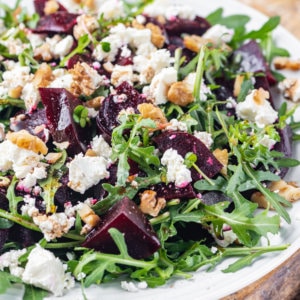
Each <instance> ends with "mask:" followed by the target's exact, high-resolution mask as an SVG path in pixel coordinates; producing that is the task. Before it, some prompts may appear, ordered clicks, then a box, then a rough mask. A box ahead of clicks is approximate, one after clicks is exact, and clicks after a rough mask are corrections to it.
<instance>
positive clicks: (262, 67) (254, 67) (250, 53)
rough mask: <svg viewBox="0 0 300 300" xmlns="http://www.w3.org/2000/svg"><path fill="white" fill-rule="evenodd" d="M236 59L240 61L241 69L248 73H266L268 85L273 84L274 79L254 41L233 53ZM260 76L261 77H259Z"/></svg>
mask: <svg viewBox="0 0 300 300" xmlns="http://www.w3.org/2000/svg"><path fill="white" fill-rule="evenodd" d="M234 56H235V58H236V59H238V60H240V61H241V69H242V71H244V72H250V73H259V72H264V73H266V77H267V80H268V82H269V84H271V85H272V84H275V83H276V79H275V78H274V76H273V75H272V73H271V71H270V68H269V66H268V64H267V62H266V60H265V58H264V55H263V53H262V50H261V48H260V47H259V45H258V44H257V42H255V41H250V42H248V43H246V44H244V45H242V46H241V47H240V48H239V49H237V50H236V51H235V52H234ZM260 76H261V75H260Z"/></svg>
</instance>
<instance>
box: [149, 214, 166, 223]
mask: <svg viewBox="0 0 300 300" xmlns="http://www.w3.org/2000/svg"><path fill="white" fill-rule="evenodd" d="M169 219H170V213H169V212H168V211H166V212H165V213H163V214H161V215H159V216H157V217H155V218H152V219H150V220H149V222H150V223H151V225H156V224H159V223H162V222H165V221H168V220H169Z"/></svg>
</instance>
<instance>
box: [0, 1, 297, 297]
mask: <svg viewBox="0 0 300 300" xmlns="http://www.w3.org/2000/svg"><path fill="white" fill-rule="evenodd" d="M36 2H38V1H36ZM40 2H43V1H40ZM44 2H47V1H44ZM49 2H50V1H49ZM54 2H56V1H54ZM152 2H153V1H137V2H135V4H131V3H129V2H126V1H125V0H124V1H122V7H123V15H122V16H120V17H117V18H112V19H107V18H105V16H104V14H100V15H97V14H96V15H97V22H98V26H96V28H95V29H94V30H93V32H88V33H87V34H84V35H82V36H81V37H80V38H78V40H77V41H76V43H74V45H73V47H71V49H70V51H69V52H68V53H67V54H66V55H64V56H62V57H59V58H55V59H53V60H50V61H43V60H41V58H40V57H37V56H36V55H35V52H34V50H35V49H34V47H33V46H28V47H27V46H26V47H24V48H23V50H21V51H19V52H16V53H15V52H13V51H12V50H11V49H10V48H9V46H8V43H6V41H8V40H9V39H13V40H18V41H20V42H21V43H22V44H24V45H30V43H31V41H30V39H29V37H28V36H27V35H28V34H29V33H30V32H31V30H35V29H36V28H38V27H37V26H39V24H40V23H39V22H40V20H41V19H42V18H43V17H44V16H41V15H40V14H39V13H38V12H36V13H34V14H28V13H27V12H26V10H25V9H22V10H20V9H19V7H20V4H21V1H20V0H19V1H17V2H16V5H15V7H13V8H11V7H9V6H8V5H7V4H4V3H1V4H0V9H1V10H2V15H1V19H0V21H1V20H2V23H0V24H2V25H1V26H2V27H1V26H0V122H1V124H3V126H2V127H0V129H2V131H3V133H2V135H1V134H0V136H2V140H3V141H2V143H4V141H6V139H5V134H7V133H8V132H9V131H18V130H14V129H13V126H12V118H15V117H16V115H18V114H27V115H30V114H31V113H33V112H34V111H35V110H42V109H43V107H44V106H46V105H45V103H44V102H43V103H42V102H39V103H38V104H37V105H36V107H31V108H30V109H28V107H27V106H26V103H25V101H24V99H22V97H21V94H20V95H19V96H18V97H14V96H13V95H9V94H7V95H5V93H3V92H2V90H1V88H2V89H3V86H1V83H3V82H5V72H6V71H8V70H9V67H8V63H7V62H8V61H12V62H13V63H14V64H18V66H25V67H29V68H30V74H35V73H36V72H37V71H38V70H39V69H40V68H41V65H42V64H45V63H46V64H48V66H49V67H50V68H51V69H52V71H54V70H56V69H65V70H67V69H68V63H69V62H70V61H71V60H72V59H75V58H76V57H82V60H81V58H80V59H79V62H82V61H84V59H85V58H86V57H89V58H88V59H87V60H89V59H90V58H91V57H90V56H89V55H90V53H91V51H92V49H95V48H96V47H101V49H102V51H103V53H106V54H107V53H111V51H112V50H113V48H112V47H113V45H112V44H111V43H110V42H107V41H106V40H105V38H106V37H109V34H110V30H111V28H113V27H114V26H117V25H118V24H125V25H128V26H129V24H131V23H132V22H133V20H136V19H137V18H138V17H140V16H141V14H142V13H143V11H144V9H145V8H146V7H147V5H150V4H151V3H152ZM62 4H63V1H62ZM90 14H91V15H93V16H94V14H93V13H92V12H90ZM145 16H147V15H146V14H145ZM149 18H150V21H151V20H152V21H153V22H154V19H155V17H149ZM145 19H146V17H145ZM177 20H179V22H180V21H182V19H181V18H180V17H178V18H177ZM205 20H206V21H207V22H208V23H209V24H210V25H209V26H214V25H222V26H225V27H226V28H227V29H228V30H232V32H233V34H232V37H231V39H230V40H229V41H228V42H226V43H219V44H214V43H212V42H208V43H207V44H205V45H203V46H201V47H200V50H199V52H198V53H194V54H191V52H188V51H187V50H186V48H185V47H184V46H183V45H180V46H178V47H176V49H173V50H174V51H173V53H172V57H173V63H172V67H173V68H174V69H175V70H176V72H177V81H178V82H179V81H183V80H185V78H186V77H187V76H188V75H189V74H191V73H193V74H195V81H194V84H193V89H192V92H191V93H192V95H193V99H194V100H193V101H192V102H191V103H189V104H187V105H184V106H183V105H178V104H176V103H173V102H170V101H167V102H166V103H162V104H155V103H154V104H153V103H152V104H153V107H155V109H156V113H158V114H159V118H156V117H154V118H152V117H151V116H150V115H144V114H143V113H141V110H140V111H138V110H134V111H133V112H132V111H131V112H128V111H126V110H125V111H122V112H121V113H119V114H118V119H117V122H118V125H117V126H115V127H114V128H113V129H112V132H111V140H110V141H109V146H110V149H111V155H110V156H109V161H110V164H111V165H114V166H115V167H116V172H115V173H116V174H115V177H116V178H115V181H109V180H105V178H102V179H101V181H100V185H99V186H100V188H101V190H102V191H103V193H102V195H103V196H102V197H101V199H100V198H99V199H96V200H97V201H94V202H93V203H92V204H91V205H90V208H91V209H92V211H93V213H94V214H96V215H98V216H100V219H101V218H102V216H103V215H105V214H106V213H107V211H109V210H110V209H111V208H112V207H113V206H114V205H115V204H116V203H118V202H119V201H121V200H122V199H123V198H124V197H125V196H126V197H128V198H129V199H131V200H132V201H134V202H135V203H136V204H137V205H139V202H140V198H139V197H140V194H141V193H143V191H145V190H149V189H150V190H155V187H156V186H157V185H160V184H168V183H169V182H168V179H167V178H168V176H169V174H168V171H169V170H168V167H167V165H166V164H162V160H161V156H162V154H163V153H160V151H159V150H158V148H159V147H158V146H157V145H156V144H155V142H154V140H155V137H156V136H158V135H159V134H161V133H162V132H164V131H165V130H166V126H167V125H168V124H169V123H170V121H171V120H174V119H175V120H177V121H178V122H180V124H184V126H185V127H186V130H185V132H186V133H187V134H189V135H193V134H194V133H195V132H205V133H206V134H208V135H209V136H210V137H211V139H212V145H211V149H209V150H210V151H211V152H212V153H215V152H214V151H215V150H226V151H225V152H226V156H227V161H226V162H224V163H223V162H222V164H223V168H222V170H221V171H220V172H218V174H217V175H215V176H212V177H210V176H207V175H206V174H205V173H204V172H203V171H202V170H201V168H199V165H198V162H199V160H200V159H201V158H200V157H197V153H194V152H188V153H186V154H185V156H184V157H182V158H183V163H182V165H183V166H184V168H185V169H186V170H188V172H190V173H191V172H194V171H196V172H197V174H198V180H190V182H188V183H190V184H192V190H193V191H194V195H195V197H192V198H191V197H190V198H188V199H186V198H184V197H183V198H180V196H179V197H174V198H173V199H170V200H167V201H165V205H164V206H163V207H162V208H161V210H160V211H159V213H158V214H157V215H153V216H151V215H147V222H149V224H150V225H151V227H152V228H153V230H154V231H155V234H156V235H157V237H158V239H159V242H160V247H159V249H158V250H157V251H155V252H154V254H153V255H151V256H150V257H147V258H143V259H139V258H134V257H132V256H131V255H130V254H129V253H130V249H129V245H127V244H126V239H125V237H124V234H122V232H120V230H118V229H116V228H110V229H109V234H110V236H111V238H112V239H113V241H114V243H115V244H116V245H117V248H118V250H119V253H118V254H114V253H104V252H100V251H97V250H95V249H90V248H87V247H83V246H82V243H83V242H84V241H85V240H86V237H87V236H88V234H89V233H85V234H82V232H83V231H84V230H83V229H84V222H83V220H82V218H81V216H80V214H79V212H78V211H77V212H76V211H74V216H73V217H74V224H73V226H72V227H71V228H70V229H69V230H68V231H67V232H65V233H64V234H62V236H60V237H57V238H54V239H50V240H49V239H47V238H46V237H43V235H41V234H40V233H43V230H42V229H41V227H39V224H38V223H36V222H34V218H33V217H32V216H29V215H28V214H26V213H25V214H23V213H22V212H21V207H22V205H24V199H25V198H26V197H27V196H28V195H30V197H34V192H33V191H34V188H33V187H32V189H30V190H29V191H28V190H26V189H23V190H20V188H18V187H19V186H20V182H21V179H23V178H21V179H20V177H18V175H17V174H16V171H15V170H14V169H13V167H9V168H5V167H4V166H3V165H2V164H3V162H2V161H1V158H0V184H1V185H0V194H1V195H0V196H1V198H0V200H1V201H0V251H1V252H0V254H3V255H4V254H5V253H9V252H10V251H12V250H19V249H22V248H23V247H24V245H23V244H22V242H20V241H18V240H17V239H16V238H12V237H11V236H10V235H9V234H8V233H7V232H8V231H9V230H10V229H12V228H13V227H14V226H16V224H18V225H20V226H21V227H22V228H25V229H26V230H28V231H29V232H31V233H32V232H35V233H37V234H38V237H39V238H38V240H35V243H33V244H32V243H31V244H28V245H26V246H25V248H26V251H25V252H24V253H23V254H22V255H21V256H20V257H19V258H18V266H19V267H21V268H25V267H26V264H27V261H28V257H29V255H30V253H31V251H32V250H33V249H35V247H36V245H35V244H36V243H38V244H39V245H40V246H41V247H42V248H44V249H47V250H49V251H51V252H52V253H54V254H55V256H56V257H58V258H60V260H61V261H62V262H64V263H65V264H67V271H68V272H70V273H71V274H72V276H73V277H74V278H75V279H76V280H78V281H79V282H81V284H82V286H83V287H89V286H90V285H92V284H99V283H102V282H109V281H112V280H115V279H117V278H131V279H132V280H136V281H145V282H146V283H147V285H148V286H149V287H157V286H161V285H164V284H165V283H166V282H167V281H168V280H169V279H170V278H177V277H181V278H182V277H183V278H190V277H191V276H193V275H192V273H191V272H195V271H197V270H198V269H199V268H201V267H203V266H205V267H206V269H208V270H211V269H213V267H214V266H215V265H216V264H218V263H219V262H221V261H223V260H224V259H225V258H227V257H237V259H236V261H235V262H234V263H232V264H230V265H229V266H228V267H227V268H226V269H225V270H223V272H236V271H238V270H240V269H241V268H243V267H245V266H248V265H251V264H252V262H253V261H254V260H255V259H256V258H257V257H260V256H261V255H263V254H265V253H268V252H272V251H281V250H284V249H286V248H287V247H288V245H268V246H261V244H260V241H261V239H262V238H263V237H264V238H266V239H268V238H269V236H270V234H277V233H279V231H280V222H281V219H283V220H284V221H285V222H287V223H290V222H291V219H290V216H289V213H288V208H289V207H291V205H292V204H291V202H290V201H288V199H285V198H284V197H283V196H282V195H280V193H278V192H276V191H271V190H270V189H269V188H268V183H270V182H277V181H280V180H281V177H282V172H283V171H282V170H283V169H286V168H291V167H297V166H299V164H300V162H299V161H298V160H297V159H294V158H292V157H288V156H286V153H284V150H282V149H283V148H276V147H274V145H272V146H271V147H268V146H266V145H265V144H264V143H262V140H263V139H264V138H266V137H267V138H268V139H269V140H272V141H273V142H274V144H280V143H285V142H286V141H287V140H286V139H284V135H285V134H286V133H285V132H286V130H287V128H288V129H290V128H291V130H292V133H293V139H294V141H296V140H298V139H299V137H298V135H297V134H296V130H298V128H299V127H300V126H299V123H297V122H295V121H294V119H293V114H294V112H295V110H296V107H294V108H293V109H290V110H289V109H288V108H287V105H286V103H283V104H282V105H281V107H280V108H279V109H278V110H277V113H278V117H277V119H276V121H275V122H273V123H271V124H266V125H265V126H260V124H257V122H253V121H251V120H248V119H245V118H240V117H237V115H236V112H235V108H236V105H238V104H239V103H242V102H244V101H245V99H246V97H249V95H250V94H251V92H252V91H253V90H258V88H257V86H256V80H259V79H260V78H265V77H266V73H267V72H269V74H268V75H267V76H271V77H272V78H273V80H274V81H275V82H276V81H280V80H282V79H283V78H284V77H283V75H281V74H280V73H278V72H276V71H274V70H271V69H270V68H269V67H270V66H271V64H272V61H273V59H274V57H277V56H289V53H288V51H287V50H286V49H283V48H279V47H278V46H277V45H276V43H275V41H274V40H273V36H272V33H273V31H274V30H275V29H276V28H277V26H278V25H279V23H280V18H279V17H272V18H270V19H269V20H268V21H266V22H265V23H264V24H263V25H262V26H261V28H259V29H257V30H251V31H249V30H248V29H247V24H248V22H249V21H250V18H249V17H248V16H246V15H231V16H227V15H226V16H225V15H224V12H223V9H222V8H219V9H217V10H216V11H214V12H212V13H210V14H209V15H208V16H206V17H205ZM155 22H157V24H158V21H157V20H156V21H155ZM170 22H171V21H170ZM160 25H161V26H162V27H163V24H160ZM1 28H3V30H2V29H1ZM38 34H39V33H38ZM41 35H45V33H44V32H43V33H41ZM53 35H54V34H53V33H51V34H50V35H49V36H50V37H52V36H53ZM184 35H185V34H182V35H179V36H180V38H183V37H184ZM61 36H63V37H64V36H66V33H62V34H61ZM103 39H104V40H103ZM249 40H250V41H255V42H256V43H257V45H259V49H260V50H261V53H262V55H263V58H259V59H263V61H264V63H265V66H266V69H265V70H260V72H256V71H252V72H251V71H245V70H242V69H241V65H242V64H243V63H244V61H243V60H242V61H241V58H240V56H239V54H238V52H239V51H241V50H240V49H241V47H243V45H245V44H246V43H248V42H249ZM169 43H172V41H169ZM175 44H176V43H175ZM168 49H171V47H170V48H168ZM132 51H133V50H132ZM167 51H169V50H167ZM170 51H171V50H170ZM187 53H188V54H187ZM189 55H190V57H189ZM93 59H94V61H93V63H94V62H95V61H97V59H95V58H93ZM244 59H245V58H244ZM100 63H103V61H102V62H101V61H100V62H99V65H100ZM249 64H251V60H250V62H249ZM94 66H95V64H94ZM95 69H96V70H97V68H95ZM101 75H102V74H101ZM106 75H107V74H106ZM237 76H243V82H242V84H241V86H240V92H239V94H238V95H237V96H235V97H234V96H231V95H229V96H228V97H227V96H226V97H224V96H223V94H222V92H224V91H225V90H227V91H228V90H229V89H230V90H232V88H233V83H234V81H235V79H236V77H237ZM203 85H204V86H205V87H206V88H208V89H209V92H207V93H206V94H205V97H206V99H205V100H204V101H203V97H202V95H203V88H204V87H203ZM147 86H151V82H150V83H146V84H145V83H140V82H138V83H134V84H133V87H134V88H135V89H136V90H137V91H138V92H139V93H140V94H142V91H145V90H144V88H145V87H147ZM52 87H53V86H52ZM43 88H46V87H45V86H44V87H43ZM58 88H61V87H58ZM114 88H115V87H114V86H113V84H111V83H108V84H106V85H101V86H98V87H97V88H95V89H94V91H93V92H92V93H91V94H90V95H87V94H80V95H79V96H78V95H76V97H77V96H78V97H77V98H78V99H79V100H80V101H81V103H80V104H79V105H76V107H75V108H74V109H73V110H72V111H71V118H72V122H73V123H74V124H75V125H76V126H78V128H81V129H80V130H83V131H85V132H86V135H87V136H88V135H89V134H91V135H92V138H94V137H95V136H96V135H97V120H96V118H97V117H96V115H97V109H99V108H96V115H95V114H91V109H90V107H89V106H88V103H90V101H92V100H93V99H95V98H97V97H100V98H101V99H102V101H105V100H103V99H106V98H107V97H109V96H110V95H113V94H114V93H115V91H114ZM224 93H225V92H224ZM149 97H150V96H149V95H148V98H149ZM150 98H151V97H150ZM102 103H103V102H102ZM155 116H157V114H156V115H155ZM112 118H113V116H112ZM162 120H163V121H162ZM25 129H26V128H25ZM177 130H178V129H177ZM87 132H89V133H87ZM51 134H52V133H51V130H50V135H51ZM91 140H92V139H90V140H89V142H90V141H91ZM53 141H54V142H56V141H55V138H53V137H52V138H50V139H49V140H48V141H46V144H47V145H48V146H49V148H50V149H53V152H55V153H56V154H59V158H58V159H57V160H56V161H55V162H54V163H52V164H48V163H47V160H46V159H45V158H44V160H43V163H46V164H47V166H46V173H47V176H45V177H43V178H39V179H37V183H36V186H38V187H39V189H40V192H39V194H38V197H36V199H39V201H41V204H39V205H41V207H39V208H38V209H39V211H40V213H41V211H42V212H43V214H44V215H47V216H49V215H55V214H56V212H57V207H58V204H57V198H56V195H57V193H58V191H59V190H60V188H61V187H63V186H66V182H65V179H64V178H66V176H68V168H69V164H70V162H71V161H72V160H73V159H74V156H72V155H70V154H69V153H68V148H67V149H62V148H60V147H58V146H57V145H58V144H59V143H53ZM59 142H62V141H59ZM88 147H90V146H88ZM0 155H1V154H0ZM216 157H217V158H218V156H217V155H216ZM132 163H134V164H136V165H138V169H139V172H137V174H134V176H133V175H132V173H131V168H132ZM108 170H109V171H110V169H108ZM177 172H178V171H177ZM5 182H6V183H7V182H8V184H7V185H5ZM97 184H99V183H97ZM185 186H186V185H185ZM185 186H184V187H185ZM184 187H183V188H184ZM174 188H175V185H174ZM176 189H179V190H180V187H179V188H178V187H176ZM253 191H258V192H260V193H261V195H262V196H263V197H264V199H265V200H266V201H267V203H268V205H267V207H266V208H263V209H262V208H260V209H258V204H257V203H255V202H252V201H250V200H249V199H250V198H251V194H252V193H253ZM75 192H76V191H75ZM75 192H74V194H76V193H75ZM209 193H213V194H214V195H218V196H217V198H218V200H217V201H215V202H214V203H212V204H208V203H206V202H204V201H203V196H204V195H205V194H209ZM26 195H27V196H26ZM68 195H69V196H70V195H72V193H71V194H68ZM86 198H90V197H89V196H86ZM86 198H85V199H83V200H81V202H83V201H84V200H86ZM2 199H7V201H8V206H7V207H5V205H2V204H3V203H4V202H5V201H4V200H3V201H2ZM67 201H68V202H70V201H71V200H69V199H67ZM2 202H3V203H2ZM79 202H80V201H79ZM76 204H77V203H74V206H75V205H76ZM36 206H37V204H36ZM271 210H272V211H271ZM195 224H196V225H195ZM190 225H193V226H194V225H195V226H196V227H195V228H197V229H191V228H192V227H190ZM200 227H201V230H203V232H205V233H203V236H202V238H200V239H199V238H198V239H197V238H188V237H187V236H188V235H185V234H186V233H185V232H189V234H190V231H192V230H199V232H200ZM19 228H20V227H19ZM96 228H97V227H96ZM228 230H229V231H230V232H231V234H232V235H234V238H233V240H231V241H230V242H228V243H227V242H226V239H225V232H226V231H228ZM2 240H4V241H3V243H2ZM224 241H225V242H226V243H225V242H224ZM2 257H3V256H2ZM126 276H127V277H126ZM22 282H23V280H22V276H17V274H13V272H10V266H8V265H5V264H4V263H3V262H1V256H0V294H4V293H5V292H6V291H7V289H8V288H9V287H10V286H11V285H12V284H14V283H22ZM24 284H25V287H26V289H25V295H24V299H33V298H34V299H42V298H43V297H45V296H46V295H47V291H45V290H44V289H40V287H41V286H39V285H35V284H34V283H32V284H30V283H28V282H27V283H24ZM52 292H53V291H52Z"/></svg>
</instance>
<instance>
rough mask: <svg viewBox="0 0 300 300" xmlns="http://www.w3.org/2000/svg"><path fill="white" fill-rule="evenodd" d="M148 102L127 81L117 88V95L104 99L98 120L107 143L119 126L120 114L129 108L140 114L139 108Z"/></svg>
mask: <svg viewBox="0 0 300 300" xmlns="http://www.w3.org/2000/svg"><path fill="white" fill-rule="evenodd" d="M146 101H147V100H146V98H145V97H144V96H142V95H141V94H139V92H138V91H137V90H135V89H134V88H133V87H132V86H131V85H130V84H129V83H127V82H125V81H124V82H123V83H121V84H120V85H119V86H118V87H117V89H116V93H115V94H111V95H109V96H108V97H106V98H105V99H104V101H103V102H102V105H101V107H100V110H99V114H98V116H97V119H96V120H97V126H98V128H99V130H100V132H101V134H103V137H104V138H105V139H106V141H107V142H109V141H110V137H111V133H112V131H113V129H114V128H115V127H116V126H118V125H119V122H118V116H119V113H120V112H121V111H122V110H126V109H128V108H132V109H134V111H135V112H136V113H138V110H137V106H138V105H139V104H141V103H144V102H146Z"/></svg>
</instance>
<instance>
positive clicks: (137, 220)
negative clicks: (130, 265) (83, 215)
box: [82, 197, 160, 259]
mask: <svg viewBox="0 0 300 300" xmlns="http://www.w3.org/2000/svg"><path fill="white" fill-rule="evenodd" d="M110 228H116V229H118V230H119V231H120V232H122V233H123V234H124V238H125V242H126V244H127V248H128V253H129V255H130V256H132V257H133V258H136V259H142V258H147V257H149V256H150V255H152V254H153V253H154V252H155V251H157V250H158V249H159V247H160V242H159V240H158V238H157V236H156V233H155V232H154V230H153V229H152V227H151V225H150V223H149V221H148V220H147V219H146V217H145V215H144V214H143V213H142V212H141V210H140V209H139V208H138V206H137V205H136V204H135V203H134V202H133V201H132V200H130V199H129V198H127V197H125V198H123V199H122V200H120V201H119V202H117V203H116V204H115V205H114V206H113V207H112V208H111V209H110V210H109V211H108V212H107V213H106V214H105V215H104V216H103V217H102V220H101V223H100V225H99V226H98V227H97V228H95V229H94V230H93V231H91V232H90V233H89V235H88V236H87V238H86V240H85V241H84V242H83V244H82V246H84V247H87V248H93V249H95V250H98V251H101V252H104V253H118V249H117V247H116V245H115V243H114V241H113V239H112V238H111V236H110V234H109V232H108V230H109V229H110Z"/></svg>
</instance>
